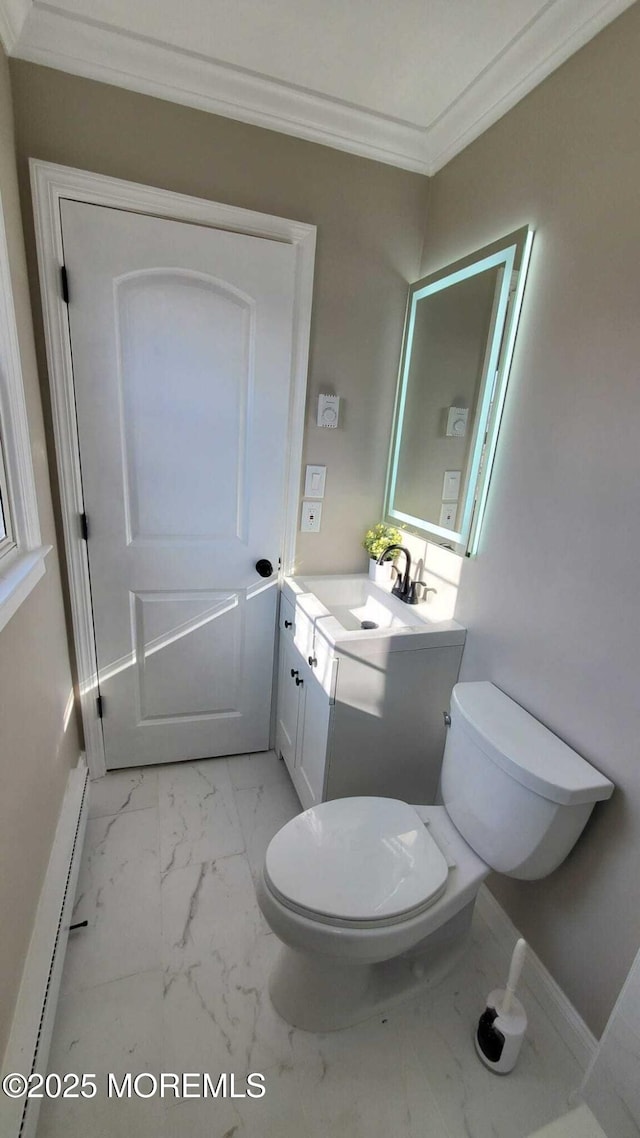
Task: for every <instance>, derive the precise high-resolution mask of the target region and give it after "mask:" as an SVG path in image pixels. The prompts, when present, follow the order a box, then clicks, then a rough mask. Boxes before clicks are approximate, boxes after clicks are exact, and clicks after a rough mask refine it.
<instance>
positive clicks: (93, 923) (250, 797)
mask: <svg viewBox="0 0 640 1138" xmlns="http://www.w3.org/2000/svg"><path fill="white" fill-rule="evenodd" d="M299 810H300V807H299V804H298V801H297V798H296V795H295V792H294V790H293V788H292V786H291V783H290V781H289V778H288V775H287V772H286V770H285V768H284V765H283V764H282V763H281V762H280V761H279V760H278V759H277V758H276V756H275V755H274V754H273V753H272V752H268V753H263V754H258V755H249V756H239V757H234V758H229V759H212V760H208V761H202V762H189V763H179V764H175V765H172V766H165V767H157V768H145V769H142V770H127V771H120V772H116V773H111V774H109V775H107V776H106V778H104V779H101V780H100V781H99V782H97V783H94V784H92V788H91V806H90V818H89V822H88V828H87V837H86V843H85V848H84V853H83V864H82V868H81V873H80V880H79V884H78V892H77V900H76V905H75V911H74V918H75V920H78V921H80V920H85V919H86V920H88V922H89V927H88V929H86V930H84V931H78V932H75V933H72V934H71V935H70V938H69V946H68V951H67V957H66V961H65V969H64V977H63V983H62V992H61V997H60V1001H59V1005H58V1012H57V1018H56V1024H55V1029H54V1037H53V1042H52V1047H51V1052H50V1059H49V1070H50V1071H57V1072H58V1073H61V1074H64V1073H66V1072H67V1071H75V1072H77V1073H82V1072H90V1073H95V1074H96V1075H97V1082H98V1087H99V1090H98V1095H97V1097H96V1098H95V1099H91V1100H83V1099H78V1100H75V1099H68V1100H60V1099H58V1100H52V1101H45V1102H44V1104H43V1108H42V1111H41V1115H40V1121H39V1126H38V1138H80V1136H82V1138H121V1136H122V1138H124V1136H125V1135H126V1136H127V1138H129V1136H131V1135H135V1138H178V1136H180V1138H249V1136H251V1138H254V1136H255V1138H271V1136H272V1135H273V1136H274V1138H275V1136H276V1135H277V1136H278V1138H289V1136H294V1135H295V1136H296V1138H299V1136H301V1135H304V1136H305V1138H324V1136H326V1135H334V1134H335V1135H340V1136H344V1138H365V1136H366V1138H525V1136H527V1135H529V1134H531V1133H532V1132H533V1131H535V1130H536V1129H538V1128H539V1127H541V1126H543V1125H544V1124H545V1123H547V1122H549V1121H550V1120H552V1119H553V1118H556V1117H558V1116H559V1115H561V1114H563V1113H565V1111H566V1110H567V1109H568V1108H569V1104H570V1100H571V1096H572V1095H573V1093H574V1092H575V1090H576V1088H577V1087H578V1085H579V1083H580V1078H581V1072H580V1071H579V1069H578V1066H577V1064H576V1063H575V1061H574V1059H573V1058H572V1056H571V1054H570V1053H569V1052H568V1050H567V1049H566V1047H565V1045H564V1044H563V1042H562V1041H561V1039H560V1038H559V1037H558V1035H557V1034H556V1032H555V1030H554V1028H553V1027H552V1025H551V1024H550V1023H549V1021H548V1020H547V1019H546V1017H545V1015H544V1013H543V1012H542V1010H541V1008H540V1007H539V1005H537V1003H536V1001H535V999H534V998H533V996H532V995H531V993H529V992H527V991H526V990H524V991H523V993H522V995H523V1000H524V1002H525V1004H526V1006H527V1010H528V1012H529V1017H530V1028H529V1034H528V1038H527V1041H526V1044H525V1047H524V1049H523V1052H522V1054H521V1058H520V1062H519V1065H518V1068H517V1069H516V1071H515V1072H514V1073H513V1074H512V1075H510V1076H509V1077H507V1078H499V1077H497V1076H495V1075H493V1074H491V1072H489V1071H487V1070H485V1068H484V1067H482V1065H481V1064H480V1063H479V1062H478V1060H477V1058H476V1055H475V1052H474V1048H473V1040H472V1034H473V1028H474V1025H475V1023H476V1022H477V1018H478V1015H479V1013H480V1011H481V1010H482V1008H483V1006H484V999H485V997H486V994H487V993H488V992H489V990H490V989H491V988H493V987H495V986H496V984H497V983H498V982H499V981H501V980H502V978H503V976H504V975H505V971H506V965H507V961H506V960H505V959H504V958H503V956H502V954H501V950H500V948H499V946H498V944H497V942H496V941H495V940H494V938H493V936H492V934H491V932H490V930H489V929H488V927H487V926H486V925H485V924H484V922H483V921H482V919H481V918H480V917H479V916H478V915H476V918H475V919H474V925H473V932H472V937H471V940H470V944H469V949H468V952H467V954H466V957H465V958H464V960H463V961H462V962H461V963H460V964H459V965H458V966H457V967H456V969H455V970H454V971H453V972H452V973H451V974H450V975H449V977H448V978H447V979H446V980H445V981H444V982H443V983H442V985H441V986H440V987H438V988H437V989H436V990H435V991H433V992H431V993H430V994H428V995H426V996H424V997H423V998H422V999H421V1000H420V1001H418V1002H413V1003H410V1004H408V1005H405V1006H403V1007H400V1008H397V1009H395V1010H394V1011H392V1012H389V1013H387V1014H385V1015H379V1016H377V1017H376V1018H373V1019H371V1020H368V1021H367V1022H366V1023H363V1024H360V1025H358V1026H356V1027H353V1028H350V1029H348V1030H346V1031H342V1032H337V1033H331V1034H326V1035H318V1036H314V1035H310V1034H307V1033H305V1032H301V1031H297V1030H295V1029H293V1028H291V1027H290V1026H289V1025H288V1024H286V1023H284V1022H283V1021H282V1020H281V1019H280V1018H279V1017H278V1016H277V1015H276V1013H275V1012H274V1010H273V1009H272V1007H271V1004H270V1002H269V997H268V994H267V977H268V973H269V968H270V966H271V962H272V960H273V956H274V953H275V952H277V948H278V945H277V941H276V938H275V937H274V936H273V934H272V933H271V932H270V931H269V929H268V926H267V925H266V924H265V922H264V920H263V918H262V915H261V913H260V911H259V909H258V906H257V904H256V900H255V893H254V885H253V880H254V876H255V874H256V873H257V872H258V871H259V868H260V863H261V859H262V857H263V855H264V851H265V849H266V846H267V844H268V842H269V840H270V838H271V836H272V835H273V834H274V833H275V832H276V830H277V829H279V828H280V826H282V825H283V824H284V822H286V821H287V820H288V819H289V818H291V817H292V816H293V815H294V814H296V813H298V812H299ZM128 1071H131V1072H132V1073H133V1074H134V1075H135V1074H137V1073H139V1072H142V1071H149V1072H153V1073H155V1074H158V1073H160V1072H162V1071H165V1072H178V1073H181V1072H185V1071H188V1072H207V1073H209V1074H210V1075H211V1076H213V1077H214V1081H215V1080H217V1077H218V1075H219V1074H220V1073H221V1072H228V1073H231V1072H233V1073H234V1074H235V1076H236V1090H238V1089H239V1090H240V1091H242V1090H244V1089H245V1088H244V1080H245V1077H246V1075H247V1074H248V1073H250V1072H260V1073H262V1074H263V1075H264V1076H265V1085H266V1095H265V1097H264V1098H261V1099H251V1098H244V1099H243V1098H234V1099H232V1098H217V1099H212V1098H207V1099H196V1098H193V1099H189V1100H182V1101H179V1102H176V1101H175V1100H172V1099H170V1098H169V1099H164V1100H162V1099H160V1098H159V1097H154V1098H149V1099H144V1100H140V1099H135V1098H131V1099H114V1098H111V1099H110V1098H108V1097H107V1095H106V1093H105V1088H106V1084H107V1074H108V1073H109V1072H113V1073H114V1074H115V1075H116V1076H118V1078H121V1077H122V1076H123V1075H124V1074H125V1073H126V1072H128Z"/></svg>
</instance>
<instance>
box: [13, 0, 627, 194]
mask: <svg viewBox="0 0 640 1138" xmlns="http://www.w3.org/2000/svg"><path fill="white" fill-rule="evenodd" d="M633 2H634V0H550V3H548V4H547V5H546V6H545V7H544V8H543V10H542V13H541V15H540V16H539V17H538V18H536V19H534V20H532V21H530V23H529V24H528V25H527V26H526V27H525V28H524V29H523V30H522V32H521V33H520V34H519V35H518V36H516V37H515V38H514V39H513V40H512V41H511V43H509V44H508V45H507V47H506V48H505V49H504V50H503V51H502V52H501V53H500V55H499V56H498V57H497V58H496V59H494V60H493V61H492V63H491V64H490V65H489V66H487V68H485V70H484V71H483V72H482V73H481V74H480V75H479V76H478V77H477V78H476V79H475V80H474V81H473V82H472V83H471V84H470V85H469V86H468V87H467V88H466V90H465V91H463V92H462V93H461V95H460V96H459V97H458V98H457V99H456V100H455V101H454V102H453V103H452V104H451V105H450V106H449V107H448V108H447V110H446V111H445V112H444V113H443V114H442V115H441V116H440V117H439V118H438V119H437V120H436V121H435V122H433V123H431V124H429V125H427V126H420V125H417V124H415V123H409V122H403V121H401V120H398V119H395V118H391V117H388V116H385V115H380V114H377V113H374V112H372V111H369V110H367V109H365V108H363V107H357V106H354V105H351V104H349V103H345V102H342V101H340V100H338V99H333V98H329V97H328V96H324V95H321V94H318V93H317V92H314V91H310V90H305V89H303V88H299V87H294V86H291V85H289V84H286V83H281V82H279V81H277V80H274V79H271V78H269V77H267V76H264V75H259V74H256V73H254V72H249V71H245V70H242V69H240V68H236V67H233V66H230V65H227V64H223V63H220V62H217V61H215V60H211V59H209V58H207V57H205V56H202V55H198V54H197V53H194V52H188V51H185V50H182V49H178V48H174V47H171V46H168V45H166V44H163V43H161V42H158V41H156V40H153V39H151V38H148V37H145V36H140V35H133V34H130V33H128V32H124V31H120V30H117V29H114V28H111V27H107V26H106V25H105V24H102V23H99V22H97V21H92V20H89V19H87V18H86V17H83V16H79V15H76V14H70V13H68V12H64V11H62V10H60V9H58V8H56V7H55V6H54V5H53V4H48V3H44V2H41V0H35V2H33V3H32V0H0V34H1V35H3V36H4V24H5V17H6V22H7V23H9V14H10V13H11V21H12V22H11V25H10V26H11V27H13V28H14V29H15V28H17V27H18V26H20V28H21V31H20V33H19V35H18V38H17V40H16V39H15V37H14V43H13V47H12V48H11V49H9V50H11V53H12V54H13V55H15V56H17V57H19V58H20V59H25V60H28V61H30V62H32V63H39V64H42V65H44V66H45V67H53V68H56V69H58V70H62V71H67V72H71V73H72V74H75V75H81V76H83V77H85V78H88V79H96V80H98V81H100V82H103V83H111V84H114V85H116V86H119V87H125V88H128V89H129V90H133V91H138V92H140V93H141V94H145V95H153V96H156V97H157V98H161V99H168V100H170V101H172V102H176V103H182V104H184V105H186V106H191V107H196V108H198V109H199V110H204V111H210V112H212V113H213V114H217V115H222V116H224V117H225V118H232V119H237V120H239V121H240V122H246V123H251V124H252V125H254V126H260V127H264V128H266V129H267V130H275V131H279V132H281V133H284V134H289V135H294V136H295V137H297V138H303V139H306V140H307V141H309V142H317V143H320V144H322V145H324V146H330V147H332V148H334V149H337V150H343V151H347V152H349V153H351V154H357V155H359V156H361V157H364V158H371V159H373V160H375V161H377V162H384V163H387V164H389V165H391V166H398V167H400V168H402V169H405V170H411V171H414V172H416V173H419V174H427V175H431V174H434V173H436V171H437V170H439V169H440V168H441V167H442V166H444V165H446V163H447V162H449V161H450V160H451V159H452V158H453V157H454V156H455V155H456V154H458V153H459V152H460V151H461V150H463V149H464V148H465V147H466V146H468V145H469V143H470V142H473V140H474V139H476V138H477V137H478V136H479V135H480V134H482V133H483V132H484V131H485V130H486V129H487V128H488V127H489V126H491V125H492V124H493V123H495V122H496V121H497V120H498V119H499V118H501V117H502V115H504V114H505V113H506V112H507V111H508V110H510V109H511V107H513V106H515V104H516V103H518V102H519V101H520V99H522V98H523V96H524V95H526V94H527V93H528V92H529V91H531V90H532V89H533V88H534V87H535V86H537V84H538V83H540V82H541V81H542V80H543V79H544V78H546V76H547V75H549V74H550V73H551V72H552V71H554V70H555V69H556V68H557V67H558V66H559V65H560V64H561V63H563V62H564V61H565V60H566V59H568V58H569V56H571V55H572V54H573V53H574V52H575V51H577V50H578V49H579V48H580V47H582V46H583V45H584V44H585V43H587V41H588V40H589V39H591V38H592V37H593V36H594V35H596V34H597V32H599V31H600V30H601V29H602V28H603V27H605V26H606V24H608V23H610V21H611V20H613V19H615V17H616V16H618V15H619V14H620V13H621V12H623V11H624V9H625V8H628V7H630V5H631V4H632V3H633ZM18 12H21V13H24V14H23V15H22V23H21V24H19V21H18V20H17V13H18ZM27 13H28V14H27ZM25 16H26V19H25Z"/></svg>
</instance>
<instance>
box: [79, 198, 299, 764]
mask: <svg viewBox="0 0 640 1138" xmlns="http://www.w3.org/2000/svg"><path fill="white" fill-rule="evenodd" d="M62 228H63V239H64V256H65V264H66V268H67V273H68V281H69V291H70V299H69V320H70V327H71V347H72V354H73V371H74V380H75V387H76V401H77V418H78V432H79V439H80V461H81V466H82V482H83V488H84V495H85V509H86V513H87V517H88V533H89V537H88V545H87V548H88V556H89V569H90V578H91V594H92V600H93V612H94V624H95V635H96V645H97V656H98V678H99V690H100V695H101V697H102V708H103V730H104V736H105V748H106V761H107V767H108V768H113V767H123V766H132V765H137V764H140V763H161V762H169V761H173V760H176V759H192V758H201V757H205V756H216V755H225V754H233V753H237V752H247V751H259V750H264V749H266V748H267V747H268V745H269V723H270V709H271V686H272V673H273V646H274V632H275V620H276V599H277V567H278V558H279V555H280V549H281V539H282V529H283V516H284V483H285V456H286V448H287V430H288V417H289V384H290V376H291V341H292V322H293V301H294V257H295V254H294V250H293V247H292V246H291V245H288V244H285V243H283V242H278V241H272V240H265V239H262V238H256V237H251V236H247V235H245V234H238V233H229V232H226V231H223V230H215V229H210V228H206V227H203V226H198V225H191V224H188V223H185V222H176V221H168V220H163V219H160V218H155V217H148V216H145V215H140V214H134V213H128V212H126V211H124V210H118V209H109V208H106V207H103V206H93V205H87V204H84V203H80V202H74V201H63V202H62ZM261 559H263V560H266V561H269V562H271V564H272V566H273V570H274V572H273V574H272V575H271V576H269V577H266V578H263V577H261V576H260V575H259V573H258V572H257V571H256V563H257V562H258V561H259V560H261ZM262 569H263V570H264V569H265V567H264V566H262Z"/></svg>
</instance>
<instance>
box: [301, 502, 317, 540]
mask: <svg viewBox="0 0 640 1138" xmlns="http://www.w3.org/2000/svg"><path fill="white" fill-rule="evenodd" d="M321 519H322V502H303V503H302V514H301V518H300V533H319V532H320V521H321Z"/></svg>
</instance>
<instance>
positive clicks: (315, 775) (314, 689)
mask: <svg viewBox="0 0 640 1138" xmlns="http://www.w3.org/2000/svg"><path fill="white" fill-rule="evenodd" d="M296 616H297V623H296ZM313 650H314V628H313V624H311V623H307V622H306V620H305V617H304V616H303V615H301V614H300V613H299V612H298V613H296V610H295V609H294V608H293V606H292V605H290V604H289V603H288V601H287V600H285V598H284V597H283V596H281V598H280V648H279V666H278V702H277V712H276V750H277V752H278V754H279V755H280V756H281V758H283V759H284V761H285V763H286V764H287V769H288V771H289V774H290V775H291V780H292V782H293V784H294V786H295V788H296V791H297V793H298V797H299V799H300V801H301V803H302V805H303V806H304V808H305V810H306V809H307V808H308V807H309V806H315V804H316V803H317V802H322V801H323V800H324V799H323V790H324V780H325V766H326V759H327V746H328V740H329V727H330V718H331V707H332V691H331V690H329V691H327V690H325V688H324V687H323V685H322V683H321V682H320V680H319V678H318V676H317V674H316V671H315V670H314V669H315V667H317V665H315V664H314V662H313V661H314V660H315V657H314V656H313ZM310 659H311V661H312V662H311V663H309V660H310ZM334 665H335V661H330V662H329V670H330V671H331V670H332V669H333V668H334ZM329 689H331V681H329Z"/></svg>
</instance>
